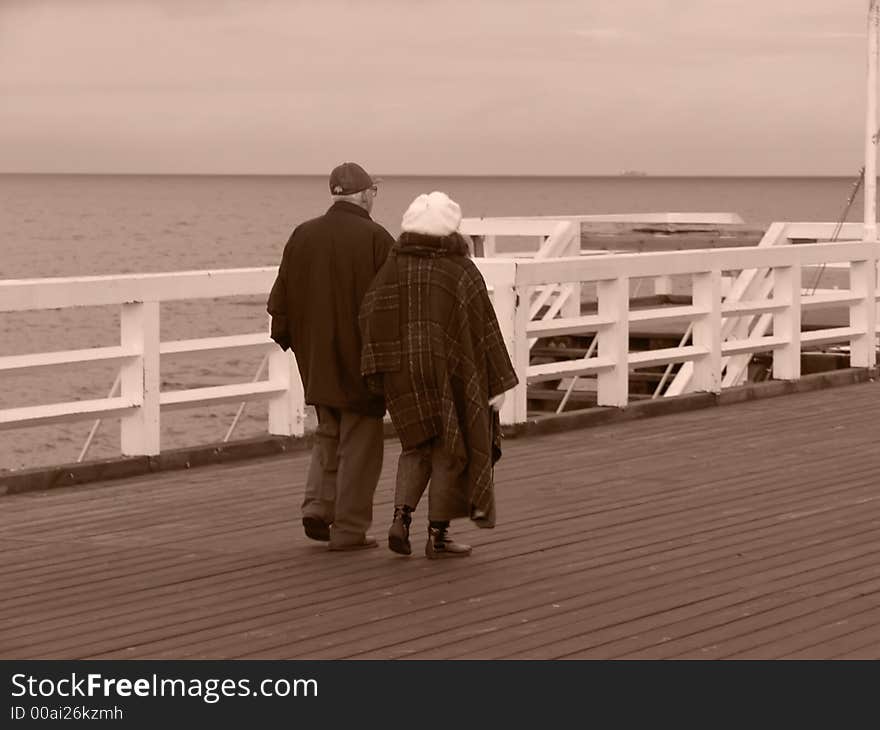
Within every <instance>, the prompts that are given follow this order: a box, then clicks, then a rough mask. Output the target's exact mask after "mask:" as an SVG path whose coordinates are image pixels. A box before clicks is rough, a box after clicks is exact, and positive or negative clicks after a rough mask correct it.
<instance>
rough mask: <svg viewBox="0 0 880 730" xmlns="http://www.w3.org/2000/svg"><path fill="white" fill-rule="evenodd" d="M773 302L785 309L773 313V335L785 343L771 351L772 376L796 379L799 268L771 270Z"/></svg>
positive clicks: (789, 267)
mask: <svg viewBox="0 0 880 730" xmlns="http://www.w3.org/2000/svg"><path fill="white" fill-rule="evenodd" d="M773 299H774V301H778V302H779V303H780V304H785V305H786V307H785V309H782V310H779V311H777V312H774V313H773V334H774V336H776V337H781V338H783V339H784V340H785V344H784V345H783V346H782V347H780V348H778V349H776V350H774V351H773V377H774V378H775V379H776V380H797V379H798V378H800V376H801V267H800V266H799V265H798V264H794V265H792V266H780V267H776V268H774V269H773Z"/></svg>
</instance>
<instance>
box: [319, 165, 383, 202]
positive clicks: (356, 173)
mask: <svg viewBox="0 0 880 730" xmlns="http://www.w3.org/2000/svg"><path fill="white" fill-rule="evenodd" d="M381 180H382V178H379V177H372V176H371V175H370V174H369V173H368V172H367V171H366V170H365V169H364V168H363V167H361V166H360V165H358V164H357V163H356V162H343V163H342V164H341V165H339V166H338V167H334V168H333V172H331V173H330V192H331V193H333V195H353V194H354V193H359V192H361V190H366V189H367V188H371V187H373V186H374V185H375V184H376V183H378V182H381Z"/></svg>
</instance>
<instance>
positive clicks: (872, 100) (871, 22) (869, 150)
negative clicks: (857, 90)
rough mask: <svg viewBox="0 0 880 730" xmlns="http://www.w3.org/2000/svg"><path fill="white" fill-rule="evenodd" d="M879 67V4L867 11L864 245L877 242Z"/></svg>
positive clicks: (873, 0)
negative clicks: (866, 242) (865, 242)
mask: <svg viewBox="0 0 880 730" xmlns="http://www.w3.org/2000/svg"><path fill="white" fill-rule="evenodd" d="M878 63H880V0H871V4H870V6H869V9H868V69H867V70H868V73H867V78H866V82H867V90H866V96H867V98H866V100H865V101H866V103H865V206H864V207H865V210H864V220H865V230H864V240H865V241H876V240H877V142H878V140H877V72H878Z"/></svg>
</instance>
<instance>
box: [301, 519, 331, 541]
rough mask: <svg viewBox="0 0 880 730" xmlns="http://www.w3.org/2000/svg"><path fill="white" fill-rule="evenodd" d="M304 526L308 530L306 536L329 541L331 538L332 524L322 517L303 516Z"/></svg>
mask: <svg viewBox="0 0 880 730" xmlns="http://www.w3.org/2000/svg"><path fill="white" fill-rule="evenodd" d="M303 527H304V528H305V531H306V537H308V538H311V539H312V540H319V541H320V542H328V541H329V540H330V525H328V524H327V523H326V522H324V520H322V519H321V518H320V517H303Z"/></svg>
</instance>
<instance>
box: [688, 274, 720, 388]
mask: <svg viewBox="0 0 880 730" xmlns="http://www.w3.org/2000/svg"><path fill="white" fill-rule="evenodd" d="M693 278H694V287H693V289H694V291H693V303H694V306H695V307H698V308H699V309H705V310H706V314H704V315H701V316H699V317H697V319H696V320H694V330H693V344H694V345H695V346H697V347H700V346H702V347H706V348H708V350H709V354H708V355H706V356H705V357H698V358H697V359H696V360H694V365H693V368H694V372H693V376H692V381H691V382H692V383H693V390H701V391H707V392H710V393H720V392H721V271H719V270H714V271H707V272H704V273H699V274H694V277H693Z"/></svg>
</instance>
